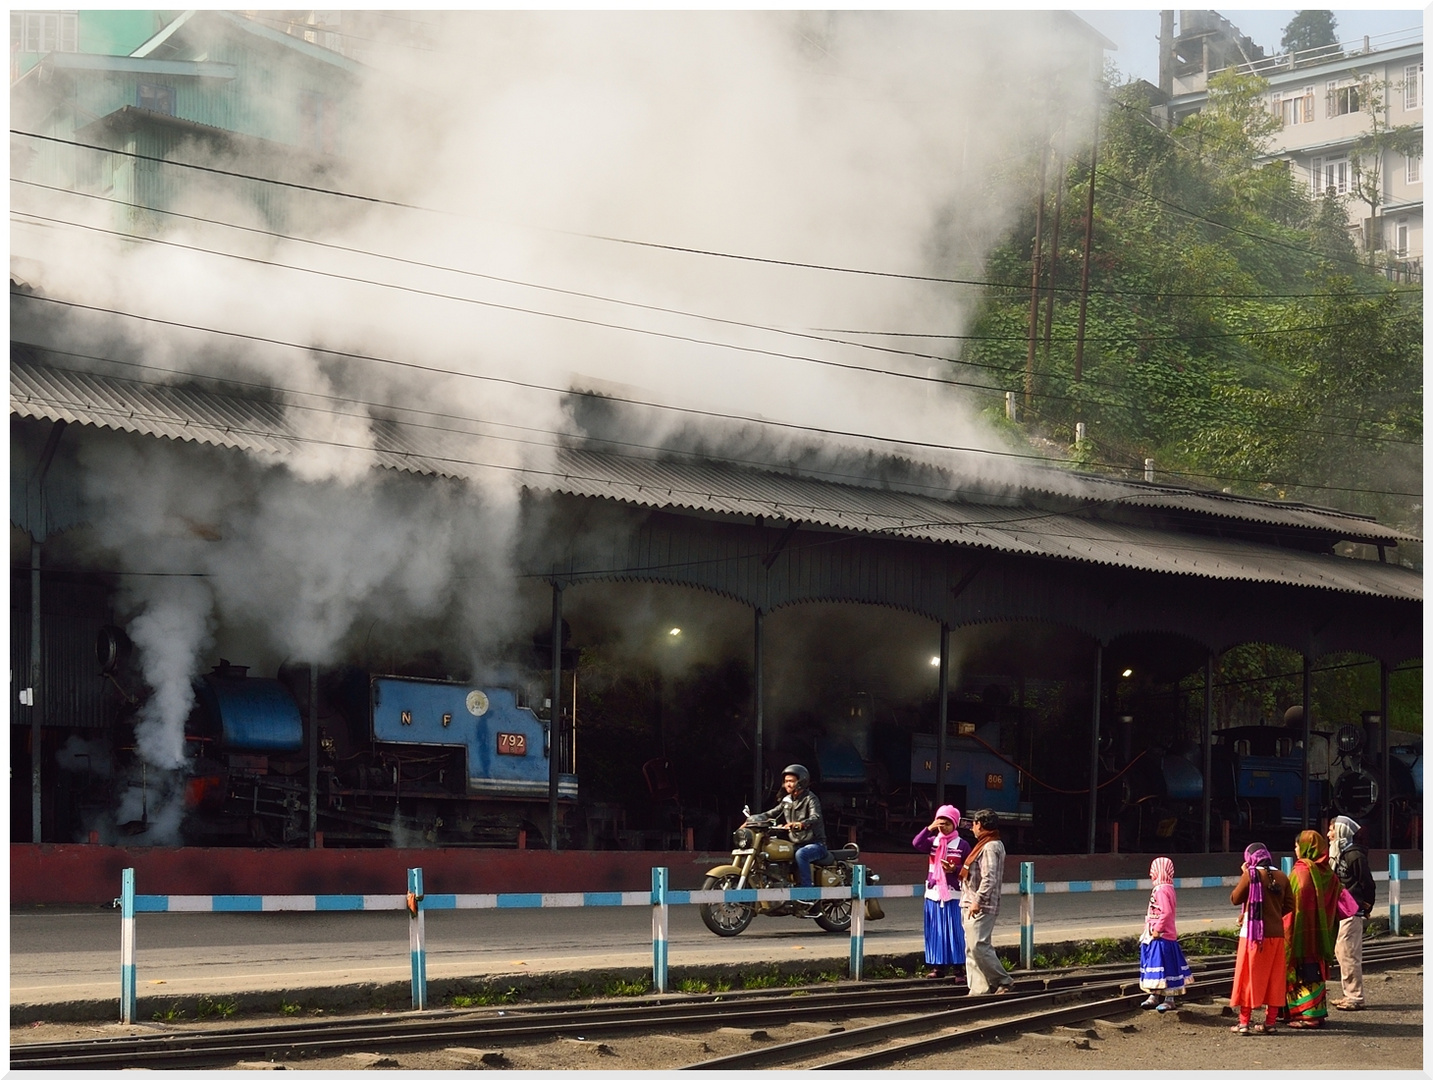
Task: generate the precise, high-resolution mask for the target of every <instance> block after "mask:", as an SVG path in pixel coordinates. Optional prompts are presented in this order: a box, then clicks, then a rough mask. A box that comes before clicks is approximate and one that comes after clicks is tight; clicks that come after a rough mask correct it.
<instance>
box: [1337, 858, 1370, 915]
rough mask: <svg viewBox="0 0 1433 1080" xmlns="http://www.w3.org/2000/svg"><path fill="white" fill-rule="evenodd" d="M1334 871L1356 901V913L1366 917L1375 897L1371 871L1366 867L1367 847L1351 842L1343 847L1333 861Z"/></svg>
mask: <svg viewBox="0 0 1433 1080" xmlns="http://www.w3.org/2000/svg"><path fill="white" fill-rule="evenodd" d="M1334 873H1336V874H1338V879H1339V881H1341V882H1342V883H1343V887H1344V888H1345V889H1347V890H1348V891H1349V893H1350V894H1351V895H1352V896H1353V898H1354V899H1355V900H1357V901H1358V913H1359V914H1360V915H1362V916H1363V917H1364V918H1368V915H1369V912H1371V911H1372V910H1373V904H1374V899H1375V890H1374V885H1373V871H1372V870H1370V869H1369V868H1368V849H1367V848H1365V847H1364V846H1363V845H1362V844H1352V845H1350V846H1349V847H1347V848H1345V849H1344V853H1343V854H1342V855H1340V856H1339V858H1338V861H1337V862H1335V863H1334Z"/></svg>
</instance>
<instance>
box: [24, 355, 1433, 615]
mask: <svg viewBox="0 0 1433 1080" xmlns="http://www.w3.org/2000/svg"><path fill="white" fill-rule="evenodd" d="M10 393H11V411H12V412H13V413H14V414H15V415H18V416H27V417H36V418H44V419H51V420H58V419H64V420H69V421H71V422H74V423H79V424H92V425H95V426H98V427H105V428H112V429H115V430H119V431H130V432H135V433H137V434H143V435H150V436H156V437H160V438H173V439H184V440H189V441H193V442H198V443H205V444H209V445H214V446H226V447H234V448H238V449H243V450H249V451H254V452H259V453H269V454H274V455H276V456H286V455H288V454H291V453H292V452H293V450H294V448H295V446H296V445H297V444H298V443H299V442H300V441H302V440H303V439H304V438H305V433H303V432H301V431H299V430H298V429H297V428H296V427H295V416H296V415H299V414H298V413H296V412H294V411H290V410H287V409H286V408H285V407H284V405H283V403H282V400H281V399H280V398H278V397H274V398H272V399H268V400H265V399H262V398H255V397H242V396H238V395H235V394H233V393H230V392H227V391H226V392H224V393H218V392H215V391H210V390H206V389H203V388H202V387H200V386H198V385H197V384H190V385H184V386H167V385H156V384H145V383H139V382H135V381H131V380H122V379H112V378H106V377H105V376H102V375H96V374H90V373H80V372H73V371H66V370H62V369H56V368H51V367H48V366H44V365H40V364H34V363H27V362H23V361H18V360H12V362H11V391H10ZM373 432H374V435H373V438H374V448H373V449H374V462H375V464H378V465H382V466H385V467H388V468H394V469H400V470H404V471H409V472H415V473H424V474H433V475H441V476H452V477H460V478H474V477H478V476H482V475H491V472H492V470H494V469H503V470H506V471H510V472H513V473H515V474H516V475H517V476H518V477H519V479H520V481H521V482H522V483H523V484H524V485H526V486H527V487H529V488H531V489H533V490H537V491H547V492H558V493H564V494H569V495H577V496H586V497H593V498H606V499H614V500H617V501H620V502H624V503H630V504H635V505H640V506H648V507H652V508H654V509H686V510H696V511H705V512H712V513H719V514H733V515H739V516H743V517H751V516H761V517H764V518H768V519H774V520H786V521H796V522H802V523H806V524H810V525H816V526H822V527H828V528H832V529H840V530H847V531H852V532H859V533H869V534H876V535H885V536H893V537H902V538H907V539H913V540H925V541H931V542H936V543H949V544H958V545H963V546H968V547H980V548H988V549H991V550H994V551H999V552H1004V553H1007V554H1015V555H1031V556H1044V557H1047V558H1060V559H1071V560H1076V561H1080V562H1089V563H1097V564H1101V565H1107V566H1119V567H1125V568H1129V569H1135V570H1146V571H1153V572H1159V573H1173V574H1184V575H1191V576H1196V577H1209V578H1224V579H1231V580H1242V581H1257V582H1269V583H1278V584H1285V585H1297V586H1303V587H1310V588H1321V589H1332V590H1336V591H1340V592H1351V593H1362V594H1367V595H1374V596H1383V597H1391V598H1396V599H1408V600H1421V599H1422V576H1421V575H1420V574H1418V573H1416V572H1414V571H1411V570H1408V569H1406V568H1403V567H1398V566H1393V565H1387V564H1382V563H1377V562H1372V561H1369V560H1361V559H1350V558H1342V557H1338V556H1334V555H1321V554H1316V553H1312V552H1308V551H1301V550H1297V549H1289V548H1281V547H1276V546H1273V545H1269V544H1260V543H1254V542H1252V541H1248V540H1238V539H1232V538H1228V537H1219V536H1211V535H1206V534H1203V533H1196V532H1186V531H1179V530H1175V529H1169V528H1163V527H1154V526H1148V525H1139V524H1133V523H1128V522H1124V521H1107V520H1101V519H1100V518H1098V517H1097V516H1093V515H1094V514H1095V513H1096V512H1097V510H1098V502H1094V503H1092V502H1091V501H1090V500H1092V499H1093V498H1094V494H1093V493H1095V492H1104V496H1103V498H1104V500H1114V499H1118V500H1119V503H1120V505H1121V506H1124V507H1130V506H1135V507H1143V508H1150V509H1159V510H1171V509H1173V510H1193V511H1194V512H1196V513H1200V514H1208V515H1218V516H1226V517H1231V518H1237V519H1238V520H1242V521H1256V522H1265V523H1269V524H1278V525H1280V526H1283V527H1285V528H1293V529H1298V530H1307V529H1313V528H1317V529H1318V531H1320V532H1321V533H1326V534H1334V535H1339V536H1357V537H1365V538H1369V539H1373V538H1380V539H1393V538H1396V537H1401V536H1402V534H1398V533H1396V532H1394V531H1393V530H1384V531H1382V532H1375V531H1374V529H1372V528H1369V527H1368V526H1370V525H1372V526H1376V523H1370V522H1368V521H1367V519H1363V518H1356V517H1349V516H1346V515H1340V514H1338V513H1337V512H1335V511H1326V510H1320V509H1318V508H1311V507H1300V506H1293V507H1287V508H1286V507H1283V506H1280V505H1277V504H1271V505H1268V506H1264V505H1262V504H1259V503H1258V501H1257V500H1248V499H1229V498H1228V497H1220V496H1206V495H1204V494H1203V493H1200V492H1194V491H1189V490H1182V489H1174V488H1169V487H1166V486H1159V485H1138V484H1132V483H1130V482H1128V481H1108V482H1107V481H1105V480H1104V478H1101V477H1088V476H1081V477H1078V478H1077V481H1078V485H1077V488H1076V491H1077V495H1076V497H1074V498H1071V497H1069V493H1068V492H1061V493H1060V494H1061V495H1062V496H1063V497H1064V499H1063V501H1062V502H1061V503H1058V504H1052V503H1051V502H1050V500H1049V499H1048V498H1045V499H1041V500H1040V505H1038V506H1037V505H1033V504H1032V505H1025V506H1022V505H1019V504H1018V503H1012V501H1011V499H1010V498H1009V497H1008V496H1007V497H1004V498H1001V499H999V500H992V501H988V502H978V501H973V500H972V499H970V498H963V499H953V498H938V497H935V496H933V495H929V494H920V493H916V492H913V491H898V490H889V489H882V488H877V487H868V486H861V485H858V484H854V483H837V482H833V481H830V480H823V479H818V478H813V477H802V476H791V475H786V474H781V473H776V472H771V471H765V470H760V469H755V468H749V467H744V466H736V465H730V464H725V463H719V462H712V461H692V462H687V461H676V460H656V459H649V458H641V457H635V456H630V455H625V454H624V455H618V454H611V453H601V452H594V451H590V450H576V449H558V450H554V451H548V452H545V454H550V456H549V457H548V460H546V461H544V462H542V463H541V464H537V463H534V462H533V461H532V460H528V461H525V462H524V463H522V464H516V463H513V462H511V461H506V462H505V461H498V460H496V459H497V456H498V455H497V454H496V453H494V451H493V450H492V449H491V447H492V445H493V444H492V443H491V442H489V441H488V440H485V439H483V438H482V437H481V436H477V435H471V434H466V433H463V432H457V431H451V430H449V431H432V430H427V429H417V428H413V427H402V426H399V425H375V426H374V428H373ZM330 437H331V436H330ZM1033 490H1034V491H1036V492H1039V493H1041V494H1043V495H1050V494H1053V493H1054V490H1055V489H1054V488H1053V485H1050V486H1048V487H1047V486H1046V485H1045V484H1044V483H1042V482H1040V481H1037V482H1036V484H1035V485H1034V487H1033ZM1226 506H1227V508H1228V510H1229V512H1228V513H1224V514H1221V513H1220V510H1221V509H1222V508H1225V507H1226ZM1161 516H1164V515H1161ZM1344 523H1347V525H1348V529H1343V528H1341V525H1342V524H1344ZM1377 528H1378V529H1381V528H1382V527H1381V526H1377ZM1359 529H1362V530H1364V531H1362V532H1357V531H1354V530H1359Z"/></svg>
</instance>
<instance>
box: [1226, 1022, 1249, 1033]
mask: <svg viewBox="0 0 1433 1080" xmlns="http://www.w3.org/2000/svg"><path fill="white" fill-rule="evenodd" d="M1229 1030H1230V1031H1232V1032H1234V1034H1236V1035H1247V1034H1249V1025H1248V1024H1235V1025H1234V1026H1233V1027H1231V1028H1230V1029H1229Z"/></svg>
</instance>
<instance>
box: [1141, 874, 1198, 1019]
mask: <svg viewBox="0 0 1433 1080" xmlns="http://www.w3.org/2000/svg"><path fill="white" fill-rule="evenodd" d="M1149 880H1150V881H1151V882H1153V883H1154V887H1153V888H1152V889H1150V891H1149V911H1148V913H1147V914H1146V915H1145V917H1144V936H1143V937H1141V938H1140V939H1139V988H1140V989H1141V990H1148V991H1149V997H1147V998H1145V999H1144V1001H1142V1002H1140V1006H1139V1007H1140V1008H1141V1009H1155V1010H1156V1011H1158V1012H1162V1013H1163V1012H1169V1011H1170V1010H1171V1009H1174V1008H1176V1007H1177V1005H1176V1004H1175V1003H1174V1002H1171V1001H1169V1000H1167V999H1168V998H1171V997H1172V998H1179V997H1182V996H1183V994H1184V988H1185V987H1186V986H1188V985H1189V984H1190V983H1192V982H1193V981H1194V976H1193V975H1191V974H1190V973H1189V961H1188V960H1186V959H1185V958H1184V950H1183V949H1181V948H1180V947H1179V936H1178V934H1177V932H1176V931H1175V929H1174V863H1172V862H1170V861H1169V860H1168V859H1155V860H1154V862H1152V863H1150V864H1149Z"/></svg>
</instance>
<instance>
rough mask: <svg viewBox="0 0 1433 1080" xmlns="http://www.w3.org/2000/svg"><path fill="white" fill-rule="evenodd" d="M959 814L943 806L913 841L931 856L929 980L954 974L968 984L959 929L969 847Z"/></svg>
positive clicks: (927, 891)
mask: <svg viewBox="0 0 1433 1080" xmlns="http://www.w3.org/2000/svg"><path fill="white" fill-rule="evenodd" d="M959 824H960V811H959V810H957V809H956V808H955V807H953V806H942V807H941V808H940V809H939V810H937V811H936V812H935V820H934V821H932V822H931V823H930V824H929V825H927V826H926V827H925V828H924V829H922V830H921V831H920V832H918V833H916V836H915V839H914V840H913V841H911V844H912V846H913V847H914V848H915V849H916V850H917V851H923V852H926V853H927V854H929V856H930V867H929V869H928V870H927V871H926V878H925V962H926V965H927V966H928V967H929V968H930V970H929V971H927V972H926V978H927V979H939V978H942V977H944V976H945V975H946V974H950V975H953V976H954V977H955V979H956V981H958V982H964V981H965V932H964V931H963V930H962V929H961V926H960V876H959V875H960V868H961V866H962V864H963V863H964V862H965V857H966V855H968V854H969V853H970V844H969V843H968V842H966V841H965V840H964V839H962V838H961V836H960V834H959V833H957V832H956V831H955V827H956V826H957V825H959Z"/></svg>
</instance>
